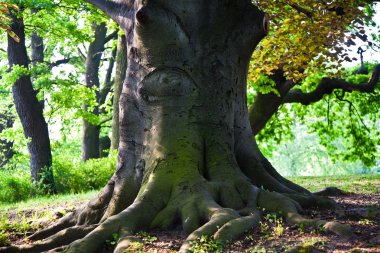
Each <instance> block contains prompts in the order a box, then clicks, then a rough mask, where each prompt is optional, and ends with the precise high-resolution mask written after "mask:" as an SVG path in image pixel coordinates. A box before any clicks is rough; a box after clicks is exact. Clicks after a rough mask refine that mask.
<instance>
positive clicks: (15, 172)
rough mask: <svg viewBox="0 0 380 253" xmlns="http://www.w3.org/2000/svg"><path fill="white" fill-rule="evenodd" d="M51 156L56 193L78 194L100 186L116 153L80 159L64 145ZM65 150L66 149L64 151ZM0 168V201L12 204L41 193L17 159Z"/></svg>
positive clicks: (27, 169)
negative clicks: (9, 164) (4, 167)
mask: <svg viewBox="0 0 380 253" xmlns="http://www.w3.org/2000/svg"><path fill="white" fill-rule="evenodd" d="M61 151H62V152H56V153H55V154H54V155H53V173H54V180H55V185H56V190H57V193H78V192H87V191H90V190H97V189H100V188H101V187H103V186H104V185H105V184H106V183H107V182H108V180H109V179H110V178H111V176H112V174H113V173H114V171H115V168H116V156H117V152H112V153H111V154H110V155H109V156H108V157H105V158H100V159H92V160H89V161H87V162H82V161H81V160H80V157H78V153H76V154H74V152H73V150H68V149H67V148H64V149H63V150H61ZM65 151H66V152H65ZM13 163H14V164H13V165H12V166H10V167H11V169H2V170H0V186H1V188H0V203H15V202H19V201H23V200H27V199H29V198H30V197H33V196H39V195H43V192H42V191H41V190H39V189H38V188H37V187H35V186H34V185H32V184H31V182H30V171H29V168H25V166H19V164H18V163H17V162H13Z"/></svg>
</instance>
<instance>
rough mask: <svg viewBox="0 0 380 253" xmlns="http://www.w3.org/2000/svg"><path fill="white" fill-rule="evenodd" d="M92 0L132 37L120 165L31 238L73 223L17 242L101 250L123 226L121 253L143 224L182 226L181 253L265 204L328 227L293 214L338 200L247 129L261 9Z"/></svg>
mask: <svg viewBox="0 0 380 253" xmlns="http://www.w3.org/2000/svg"><path fill="white" fill-rule="evenodd" d="M90 2H93V3H94V4H95V5H96V6H98V7H99V8H102V9H103V10H104V11H105V12H106V13H107V14H108V15H110V16H111V17H112V18H114V19H115V20H116V21H117V22H118V23H119V24H120V25H121V27H122V28H123V29H124V31H125V34H127V48H128V69H127V75H126V80H125V82H124V85H123V90H122V93H121V96H120V145H119V155H118V162H117V168H116V172H115V174H114V175H113V177H112V178H111V179H110V181H109V183H108V184H107V185H106V186H105V188H104V189H103V190H102V192H101V193H100V194H99V197H98V198H95V199H94V200H92V201H91V202H90V203H89V204H88V205H87V206H86V207H84V208H83V209H78V210H77V211H76V212H74V213H73V214H70V215H69V216H67V217H66V218H64V219H62V220H61V221H60V222H58V223H57V224H56V225H55V226H53V227H51V228H48V229H46V230H43V231H41V232H39V233H36V234H35V235H34V236H32V237H31V239H33V240H38V239H41V238H44V237H47V236H49V235H52V234H54V233H56V232H57V231H60V230H62V229H65V228H67V227H70V228H68V229H65V230H63V231H62V232H59V233H57V234H56V235H53V236H52V237H50V238H48V239H47V240H45V241H43V242H42V243H41V244H35V245H33V246H25V247H21V248H23V249H33V250H37V249H38V250H41V249H44V250H46V249H47V248H53V247H57V246H59V245H65V244H68V243H69V242H70V241H74V240H76V239H79V238H81V239H80V240H76V241H74V242H73V243H71V244H70V246H69V247H68V248H67V247H63V249H64V250H65V252H69V253H74V252H75V253H80V252H86V253H91V252H100V251H101V248H102V247H103V246H104V241H105V240H106V239H108V238H110V237H111V236H112V234H114V233H116V234H118V235H119V237H120V239H119V240H118V242H117V246H116V248H115V251H114V252H115V253H121V252H125V250H127V249H128V245H129V243H130V242H131V240H133V234H134V233H135V232H137V231H140V230H148V229H150V228H163V229H168V228H170V227H172V228H176V227H177V228H178V227H180V229H182V230H183V231H184V232H186V233H188V234H189V236H188V238H187V240H186V242H185V243H184V244H183V246H182V248H181V251H182V252H186V251H187V250H188V249H189V247H190V245H191V244H190V242H191V241H193V240H196V239H197V238H199V237H201V236H202V235H206V236H213V238H214V239H218V240H221V241H223V242H226V241H231V240H233V239H235V238H236V237H238V236H240V235H241V234H242V233H244V232H245V231H246V230H248V229H250V228H251V227H253V226H257V225H258V224H259V221H260V212H259V211H258V208H261V209H262V208H264V209H265V210H267V211H270V212H278V213H280V214H281V215H282V216H283V217H284V218H285V219H286V220H287V221H288V222H289V223H291V224H303V225H304V226H311V225H321V224H326V222H324V221H319V220H309V219H305V218H303V217H302V216H301V215H300V214H299V213H298V211H299V210H300V209H301V206H302V207H307V206H317V205H329V206H330V205H332V203H333V202H331V201H330V200H326V199H321V198H318V197H316V196H314V195H312V194H310V193H309V192H308V191H306V190H305V189H303V188H301V187H299V186H297V185H294V184H292V183H291V182H289V181H287V180H285V179H284V178H282V177H281V176H280V175H279V174H278V173H277V172H276V171H275V169H274V168H273V167H272V166H271V165H270V163H269V162H268V161H267V160H266V159H265V157H264V156H263V155H262V154H261V152H260V151H259V149H258V147H257V145H256V142H255V140H254V136H253V133H252V130H251V126H250V124H249V117H248V109H247V105H246V81H247V70H248V64H249V61H250V56H251V53H252V51H253V50H254V48H255V46H256V45H257V44H258V43H259V41H260V40H261V39H262V38H263V37H264V36H265V34H266V32H267V18H266V16H265V15H264V13H262V12H261V11H259V10H258V9H257V8H256V7H255V6H253V5H252V4H251V1H248V0H235V1H216V0H210V1H203V0H202V1H179V2H178V1H172V0H160V1H136V2H135V1H102V0H93V1H92V0H91V1H90ZM226 21H228V22H226ZM267 190H270V191H267ZM92 224H95V225H92ZM97 224H100V225H97ZM334 224H335V223H334ZM178 225H180V226H178ZM327 227H328V228H327V229H330V230H333V231H337V230H336V229H335V230H334V228H336V227H339V229H341V230H340V231H342V230H344V229H342V226H340V225H336V226H335V227H334V226H330V225H329V226H327ZM331 227H334V228H333V229H331ZM89 231H92V232H90V233H89ZM28 247H29V248H28ZM17 249H20V247H19V248H17ZM59 250H62V248H61V249H57V250H56V252H59ZM41 251H42V250H41ZM0 252H1V250H0Z"/></svg>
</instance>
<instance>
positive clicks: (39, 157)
mask: <svg viewBox="0 0 380 253" xmlns="http://www.w3.org/2000/svg"><path fill="white" fill-rule="evenodd" d="M11 27H12V31H14V32H15V33H16V34H17V35H18V37H19V38H20V42H19V43H18V42H16V41H15V40H13V39H12V38H11V37H10V36H8V60H9V66H10V67H11V68H12V67H13V66H14V65H19V66H22V67H25V68H28V55H27V51H26V47H25V31H24V23H23V20H22V18H18V17H15V16H14V17H13V20H12V25H11ZM12 92H13V99H14V103H15V106H16V110H17V114H18V115H19V117H20V120H21V123H22V126H23V129H24V134H25V137H26V138H29V143H28V149H29V154H30V167H31V178H32V181H33V182H36V183H37V182H38V183H39V184H41V186H42V187H44V189H45V190H46V191H48V192H49V191H54V180H53V171H52V167H51V166H52V156H51V150H50V139H49V132H48V126H47V124H46V122H45V119H44V116H43V111H42V107H41V105H40V103H39V102H38V100H37V97H36V95H37V94H36V91H35V90H34V89H33V86H32V82H31V79H30V76H29V75H23V76H21V77H20V78H19V79H18V80H17V81H16V82H15V83H14V84H13V86H12Z"/></svg>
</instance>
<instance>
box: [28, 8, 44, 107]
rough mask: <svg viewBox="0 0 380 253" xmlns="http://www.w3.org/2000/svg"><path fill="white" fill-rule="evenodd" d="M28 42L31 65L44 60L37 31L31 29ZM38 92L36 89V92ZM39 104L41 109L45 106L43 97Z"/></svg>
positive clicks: (41, 43) (41, 44)
mask: <svg viewBox="0 0 380 253" xmlns="http://www.w3.org/2000/svg"><path fill="white" fill-rule="evenodd" d="M37 12H38V10H37V9H32V10H31V13H32V14H35V13H37ZM30 42H31V43H30V44H31V48H32V65H37V64H38V63H43V62H44V58H45V57H44V56H45V54H44V40H43V38H42V37H41V36H40V35H39V34H38V33H37V31H33V33H32V35H31V36H30ZM38 92H40V91H39V90H37V93H38ZM39 102H40V104H41V106H42V109H43V108H44V107H45V101H44V98H42V99H41V100H40V101H39Z"/></svg>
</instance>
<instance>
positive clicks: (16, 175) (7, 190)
mask: <svg viewBox="0 0 380 253" xmlns="http://www.w3.org/2000/svg"><path fill="white" fill-rule="evenodd" d="M0 185H1V191H0V202H6V203H14V202H17V201H21V200H25V199H28V198H29V197H30V193H31V192H32V185H31V183H30V176H29V174H28V173H26V172H25V171H23V170H19V169H16V170H12V171H10V170H1V171H0Z"/></svg>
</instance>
